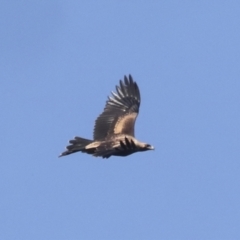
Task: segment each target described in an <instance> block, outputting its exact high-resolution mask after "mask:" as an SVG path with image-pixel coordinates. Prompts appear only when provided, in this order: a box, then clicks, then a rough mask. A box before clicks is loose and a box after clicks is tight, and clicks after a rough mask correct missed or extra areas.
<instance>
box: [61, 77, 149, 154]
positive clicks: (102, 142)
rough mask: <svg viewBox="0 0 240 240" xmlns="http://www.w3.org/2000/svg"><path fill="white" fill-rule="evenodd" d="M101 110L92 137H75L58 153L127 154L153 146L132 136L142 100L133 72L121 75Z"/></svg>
mask: <svg viewBox="0 0 240 240" xmlns="http://www.w3.org/2000/svg"><path fill="white" fill-rule="evenodd" d="M111 93H112V95H111V96H109V97H108V100H107V102H106V105H105V108H104V110H103V112H102V113H101V114H100V115H99V117H98V118H97V119H96V121H95V126H94V131H93V140H89V139H85V138H81V137H75V138H74V139H73V140H70V141H69V143H70V145H69V146H67V147H66V151H65V152H63V153H62V154H61V155H60V156H59V157H62V156H66V155H69V154H72V153H75V152H79V151H80V152H83V153H87V154H91V155H93V156H95V157H102V158H109V157H111V156H122V157H123V156H127V155H130V154H132V153H135V152H143V151H147V150H153V149H154V147H153V146H151V145H150V144H147V143H143V142H140V141H138V140H137V139H136V138H135V137H134V125H135V121H136V118H137V116H138V113H139V107H140V102H141V97H140V91H139V88H138V85H137V83H136V82H135V81H134V80H133V78H132V76H131V75H129V76H128V77H127V76H124V81H123V80H120V81H119V85H118V86H116V92H113V91H112V92H111Z"/></svg>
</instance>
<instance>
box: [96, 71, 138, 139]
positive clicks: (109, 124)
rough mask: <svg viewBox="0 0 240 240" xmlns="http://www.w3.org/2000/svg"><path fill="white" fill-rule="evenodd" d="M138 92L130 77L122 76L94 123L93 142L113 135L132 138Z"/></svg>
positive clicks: (136, 113)
mask: <svg viewBox="0 0 240 240" xmlns="http://www.w3.org/2000/svg"><path fill="white" fill-rule="evenodd" d="M140 101H141V97H140V91H139V88H138V85H137V83H136V82H134V81H133V78H132V76H131V75H129V77H127V76H124V80H123V81H122V80H120V82H119V86H116V92H112V96H109V97H108V100H107V102H106V105H105V108H104V110H103V112H102V114H100V115H99V117H98V118H97V119H96V121H95V126H94V133H93V137H94V140H100V139H104V138H106V137H109V136H111V135H114V134H127V135H131V136H134V124H135V120H136V118H137V115H138V112H139V107H140Z"/></svg>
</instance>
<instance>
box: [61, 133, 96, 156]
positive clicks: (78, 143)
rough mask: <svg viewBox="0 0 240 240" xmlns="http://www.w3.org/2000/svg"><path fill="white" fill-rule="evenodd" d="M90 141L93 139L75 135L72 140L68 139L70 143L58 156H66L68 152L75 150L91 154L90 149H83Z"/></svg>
mask: <svg viewBox="0 0 240 240" xmlns="http://www.w3.org/2000/svg"><path fill="white" fill-rule="evenodd" d="M92 142H93V141H92V140H89V139H85V138H80V137H75V138H74V139H73V140H70V141H69V143H70V144H71V145H69V146H67V147H66V151H65V152H63V153H61V154H60V156H59V157H62V156H66V155H68V154H71V153H75V152H78V151H81V152H86V153H89V154H92V152H91V150H90V149H89V150H86V149H85V147H86V146H87V145H88V144H90V143H92Z"/></svg>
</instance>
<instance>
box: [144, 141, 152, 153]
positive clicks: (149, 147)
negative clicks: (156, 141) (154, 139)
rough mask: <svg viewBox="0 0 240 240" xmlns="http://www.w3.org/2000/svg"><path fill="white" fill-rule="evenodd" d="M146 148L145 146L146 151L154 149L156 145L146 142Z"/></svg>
mask: <svg viewBox="0 0 240 240" xmlns="http://www.w3.org/2000/svg"><path fill="white" fill-rule="evenodd" d="M144 148H145V150H146V151H147V150H154V147H153V146H152V145H150V144H148V143H146V144H145V146H144Z"/></svg>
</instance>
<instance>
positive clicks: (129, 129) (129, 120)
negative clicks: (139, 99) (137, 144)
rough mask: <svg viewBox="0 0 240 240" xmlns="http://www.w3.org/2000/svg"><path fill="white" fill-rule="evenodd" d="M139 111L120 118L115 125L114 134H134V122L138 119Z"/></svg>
mask: <svg viewBox="0 0 240 240" xmlns="http://www.w3.org/2000/svg"><path fill="white" fill-rule="evenodd" d="M136 117H137V113H131V114H129V115H125V116H124V117H122V118H120V119H119V120H118V121H117V123H116V124H115V127H114V134H119V133H122V134H128V135H131V136H134V124H135V121H136Z"/></svg>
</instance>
